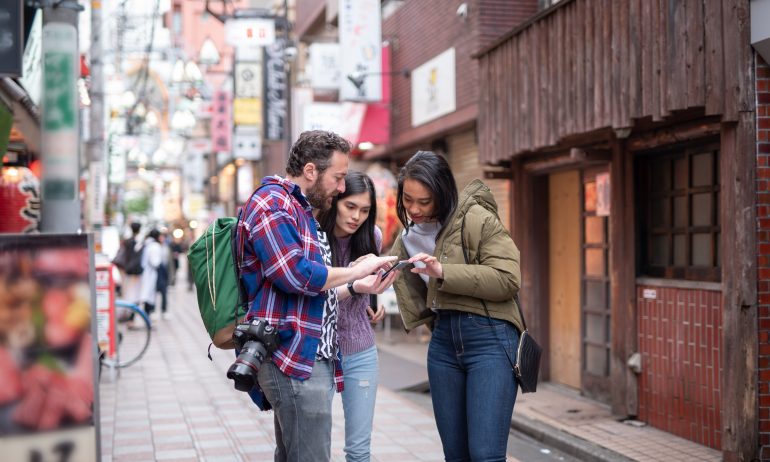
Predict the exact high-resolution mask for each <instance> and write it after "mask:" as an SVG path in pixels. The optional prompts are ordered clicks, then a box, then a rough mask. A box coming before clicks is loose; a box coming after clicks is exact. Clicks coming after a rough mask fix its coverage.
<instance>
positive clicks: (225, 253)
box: [187, 217, 248, 349]
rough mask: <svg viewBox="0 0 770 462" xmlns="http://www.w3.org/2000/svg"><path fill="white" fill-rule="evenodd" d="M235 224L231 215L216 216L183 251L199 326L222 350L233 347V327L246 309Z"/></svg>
mask: <svg viewBox="0 0 770 462" xmlns="http://www.w3.org/2000/svg"><path fill="white" fill-rule="evenodd" d="M237 224H238V219H237V218H234V217H226V218H217V219H216V220H215V221H214V222H213V223H211V225H209V227H208V228H206V231H205V232H204V233H203V235H202V236H201V237H199V238H198V239H197V240H196V241H195V242H194V243H193V245H192V246H191V247H190V250H189V251H188V252H187V261H188V262H189V268H190V271H192V276H193V282H194V283H195V290H196V294H197V297H198V309H199V310H200V313H201V318H202V319H203V325H204V326H205V327H206V331H207V332H208V333H209V336H210V337H211V342H212V343H213V344H214V346H216V347H217V348H222V349H233V348H235V345H234V344H233V340H232V335H233V330H234V329H235V324H236V321H240V320H242V319H243V317H244V316H245V315H246V311H247V309H248V297H246V296H245V294H244V292H243V287H242V285H241V281H240V275H239V273H238V265H237V261H238V258H237V256H238V250H239V249H238V246H237V245H236V238H235V236H236V233H235V232H236V229H237ZM240 253H241V254H242V251H241V252H240Z"/></svg>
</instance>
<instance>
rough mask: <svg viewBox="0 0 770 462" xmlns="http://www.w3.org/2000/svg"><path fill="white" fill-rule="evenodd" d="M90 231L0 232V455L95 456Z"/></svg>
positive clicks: (67, 459)
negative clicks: (85, 232)
mask: <svg viewBox="0 0 770 462" xmlns="http://www.w3.org/2000/svg"><path fill="white" fill-rule="evenodd" d="M92 248H93V244H92V239H91V236H90V235H87V234H81V235H70V234H45V235H20V234H5V235H0V320H2V322H0V377H2V380H0V454H2V456H0V457H1V458H2V459H3V460H9V461H10V460H14V461H16V460H18V461H49V460H56V461H63V462H76V461H77V462H80V461H85V462H87V461H95V460H97V454H98V443H97V442H98V435H97V428H98V427H97V425H98V418H97V416H96V414H97V413H96V412H95V409H97V408H96V406H95V398H96V395H95V393H94V390H95V389H96V375H95V374H94V369H95V366H96V361H97V359H96V357H95V355H94V352H95V348H94V340H93V338H94V331H95V324H94V322H93V319H92V306H93V300H94V292H93V287H94V285H93V283H92V281H93V279H92V278H93V267H94V266H93V258H94V257H93V254H92V253H91V252H90V251H89V249H92Z"/></svg>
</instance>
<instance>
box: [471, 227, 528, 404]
mask: <svg viewBox="0 0 770 462" xmlns="http://www.w3.org/2000/svg"><path fill="white" fill-rule="evenodd" d="M460 240H461V242H462V247H463V258H464V259H465V264H466V265H467V264H469V263H470V258H469V257H468V247H467V246H466V245H465V218H464V217H463V222H462V225H461V226H460ZM476 254H477V255H478V252H477V253H476ZM479 264H481V262H480V261H479ZM479 300H481V304H482V305H483V306H484V312H485V313H486V314H487V320H488V321H489V325H490V326H491V325H492V317H491V316H490V315H489V310H488V309H487V303H486V301H485V300H484V299H483V298H480V299H479ZM513 300H514V301H515V302H516V306H517V307H518V309H519V314H520V315H521V323H522V324H523V325H524V331H523V332H522V333H521V335H520V336H519V348H518V350H517V352H516V362H515V363H514V362H513V360H511V356H510V355H509V354H508V350H506V349H505V347H503V352H505V356H507V357H508V362H510V363H511V368H512V369H513V374H514V375H515V376H516V380H518V382H519V387H520V388H521V392H522V393H534V392H536V391H537V376H538V374H539V373H540V356H541V355H542V353H543V348H542V347H541V346H540V345H538V344H537V342H536V341H535V339H534V338H532V336H531V335H530V334H529V331H528V330H527V322H526V321H525V320H524V312H523V311H522V309H521V302H519V294H516V295H514V297H513ZM495 335H497V331H495ZM501 345H502V342H501Z"/></svg>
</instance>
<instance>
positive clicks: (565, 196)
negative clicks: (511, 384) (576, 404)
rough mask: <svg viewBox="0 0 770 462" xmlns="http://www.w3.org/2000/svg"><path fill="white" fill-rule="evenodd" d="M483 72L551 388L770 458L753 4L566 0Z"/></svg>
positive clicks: (505, 40) (762, 112) (486, 148)
mask: <svg viewBox="0 0 770 462" xmlns="http://www.w3.org/2000/svg"><path fill="white" fill-rule="evenodd" d="M477 57H478V59H479V65H480V70H481V76H480V99H479V116H478V139H479V142H478V143H479V156H480V158H481V161H482V162H484V163H486V164H489V165H495V166H499V167H504V169H501V170H499V171H503V172H506V173H504V175H503V176H504V177H506V178H509V179H511V180H513V186H512V194H511V198H512V204H513V206H512V210H511V229H512V231H513V234H514V238H515V240H516V242H517V244H518V245H519V247H520V248H521V250H522V269H523V288H522V302H523V305H524V306H525V307H528V313H527V319H528V320H529V321H530V322H529V324H530V330H532V331H533V333H534V335H535V337H536V338H537V339H538V340H539V341H540V342H541V344H543V345H545V347H546V354H545V357H544V358H545V361H544V364H543V377H544V378H545V379H546V380H551V381H553V382H557V383H561V384H563V385H566V386H569V387H572V388H575V389H577V390H580V391H581V393H583V394H584V395H587V396H590V397H593V398H594V399H597V400H600V401H603V402H606V403H607V404H609V405H610V406H611V408H612V410H613V412H614V413H615V414H616V415H618V416H620V417H626V416H632V417H635V418H638V419H639V420H642V421H644V422H647V423H648V424H650V425H652V426H655V427H657V428H660V429H663V430H665V431H668V432H671V433H673V434H676V435H679V436H681V437H684V438H687V439H690V440H692V441H695V442H698V443H700V444H703V445H707V446H710V447H712V448H716V449H719V450H722V451H723V454H724V457H725V460H752V459H756V458H765V457H769V458H770V453H769V454H766V453H765V451H768V452H770V451H769V450H768V448H770V396H768V395H769V394H770V372H768V371H766V370H764V369H763V368H764V367H765V366H768V367H769V368H770V346H769V345H768V332H767V331H768V328H767V326H765V324H766V323H768V319H767V318H768V316H767V314H768V312H770V308H768V307H767V306H763V305H760V304H758V301H759V300H758V289H759V291H760V293H762V290H764V289H768V290H767V292H768V293H770V279H768V276H770V274H769V273H770V269H767V270H764V271H762V269H760V271H758V266H759V267H760V268H763V267H762V265H766V264H767V263H768V262H769V261H770V257H767V258H765V259H764V260H763V259H762V257H761V255H760V257H759V258H758V256H757V251H758V245H761V243H762V242H764V241H763V239H766V238H768V237H770V236H767V235H768V234H770V232H768V231H761V225H762V223H763V219H762V218H763V217H765V220H766V217H767V216H770V213H768V210H766V209H767V208H770V207H769V206H768V205H767V204H770V200H765V199H764V196H762V195H761V194H762V191H770V187H768V185H767V184H766V183H768V180H767V179H764V180H763V179H762V178H770V175H768V177H763V176H761V175H765V170H768V169H764V170H762V169H758V168H757V165H758V162H759V163H760V166H761V165H765V167H767V157H768V156H765V157H764V158H762V157H761V156H760V157H758V156H759V154H758V153H761V152H762V151H763V150H767V152H768V153H770V149H768V147H770V146H765V144H766V143H767V142H768V140H764V141H762V139H761V136H768V134H767V133H765V132H764V131H763V130H758V127H759V128H762V127H763V126H764V125H761V124H765V125H767V127H766V128H769V129H770V118H768V119H767V121H766V122H761V120H762V117H760V116H770V112H767V111H768V109H767V107H768V103H770V93H768V94H767V97H766V98H765V97H763V96H761V95H762V92H763V91H770V90H768V88H767V86H768V83H767V82H765V83H762V79H758V78H756V76H757V75H760V76H762V75H764V74H765V73H768V72H769V70H768V68H767V67H766V66H765V65H764V64H763V63H762V62H761V58H758V57H756V56H755V54H754V52H753V50H752V48H751V46H750V40H749V2H748V0H649V1H648V0H562V1H561V2H559V3H557V4H556V5H554V6H553V7H551V8H549V9H547V10H544V11H541V12H540V13H538V14H537V15H535V16H533V17H532V18H531V19H530V20H529V21H527V22H525V23H524V24H522V25H520V26H518V27H516V28H515V29H513V30H511V31H510V32H509V33H507V34H506V35H504V36H503V37H501V38H500V39H499V40H498V41H496V42H495V43H493V44H492V45H490V46H489V47H487V48H486V49H484V50H482V51H481V52H480V53H478V54H477ZM758 70H759V73H758ZM762 85H764V87H763V86H762ZM758 95H759V97H758ZM758 117H759V118H758ZM758 132H759V134H760V136H759V137H758ZM767 132H770V130H767ZM762 133H765V135H762ZM758 146H760V148H759V150H758ZM763 146H764V147H763ZM763 162H764V164H762V163H763ZM767 173H770V172H767ZM758 175H759V176H758ZM763 188H764V189H763ZM763 201H764V202H763ZM762 203H764V204H765V206H761V204H762ZM762 207H764V208H762ZM758 215H759V218H760V219H759V220H758ZM769 225H770V223H769ZM768 228H770V226H768ZM763 233H764V234H763ZM767 246H768V247H770V243H768V244H767ZM759 248H764V247H759ZM760 253H761V252H760ZM767 297H768V299H770V294H768V295H767ZM763 300H764V299H763Z"/></svg>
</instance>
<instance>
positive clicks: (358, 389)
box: [342, 346, 379, 462]
mask: <svg viewBox="0 0 770 462" xmlns="http://www.w3.org/2000/svg"><path fill="white" fill-rule="evenodd" d="M342 370H343V371H344V374H345V391H343V392H342V407H343V409H344V411H345V460H346V461H347V462H358V461H369V459H370V452H371V442H372V420H373V419H374V402H375V399H376V398H377V377H378V370H379V365H378V360H377V347H376V346H372V347H371V348H368V349H366V350H364V351H361V352H358V353H354V354H351V355H345V356H343V357H342Z"/></svg>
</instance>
